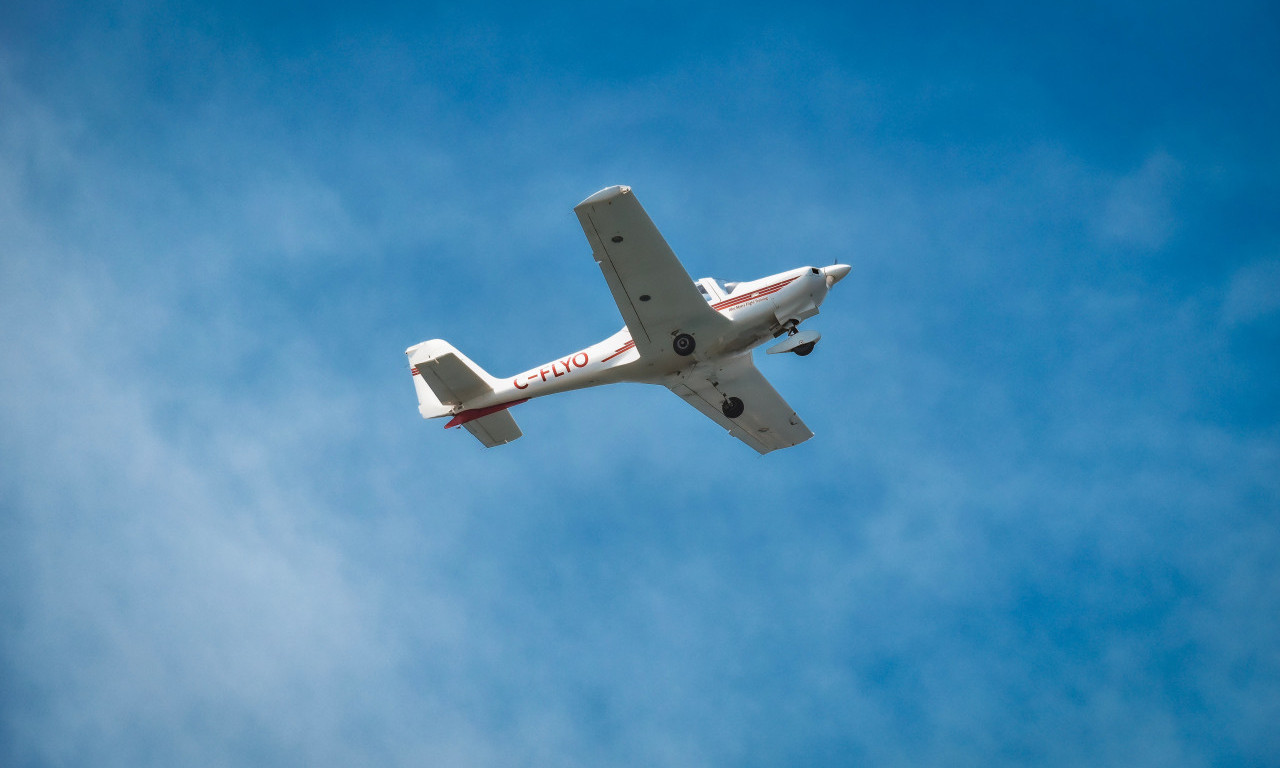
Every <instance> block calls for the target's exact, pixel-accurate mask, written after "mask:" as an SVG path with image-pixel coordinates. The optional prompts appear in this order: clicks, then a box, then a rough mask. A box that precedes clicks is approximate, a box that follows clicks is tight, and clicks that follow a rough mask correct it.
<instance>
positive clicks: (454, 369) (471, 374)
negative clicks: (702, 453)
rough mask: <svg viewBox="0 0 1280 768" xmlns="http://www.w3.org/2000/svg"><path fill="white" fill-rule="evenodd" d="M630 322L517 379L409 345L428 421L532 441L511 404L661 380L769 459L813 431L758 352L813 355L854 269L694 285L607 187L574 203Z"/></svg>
mask: <svg viewBox="0 0 1280 768" xmlns="http://www.w3.org/2000/svg"><path fill="white" fill-rule="evenodd" d="M573 210H574V213H576V214H577V215H578V221H579V222H581V223H582V231H583V232H585V233H586V235H587V240H588V241H589V242H590V243H591V251H592V255H593V256H594V257H595V260H596V263H598V264H599V265H600V271H601V272H603V273H604V279H605V282H607V283H608V284H609V290H610V291H612V292H613V299H614V301H616V302H617V304H618V309H619V310H620V311H621V312H622V319H623V320H624V321H625V322H626V327H625V328H623V329H622V330H620V331H618V332H617V333H615V334H614V335H612V336H610V337H609V338H607V339H605V340H604V341H601V342H599V343H597V344H593V345H592V346H590V347H587V348H586V349H583V350H579V351H577V352H574V353H573V354H570V355H566V356H564V357H563V358H559V359H556V360H552V361H551V362H549V363H545V364H543V365H540V366H538V367H536V368H531V369H529V370H527V371H525V372H523V373H518V374H516V375H515V376H511V377H509V378H506V379H497V378H494V377H493V376H490V375H489V374H487V373H485V371H484V370H483V369H481V368H480V366H478V365H476V364H475V363H474V362H472V361H471V360H470V359H469V358H468V357H467V356H466V355H464V354H462V353H461V352H459V351H458V350H457V349H455V348H454V347H453V346H452V345H451V344H449V343H448V342H447V341H444V340H443V339H432V340H431V341H424V342H422V343H421V344H415V345H414V346H412V347H409V349H407V350H405V354H406V355H408V357H409V368H410V370H411V371H412V374H413V384H414V388H415V389H416V390H417V394H418V411H419V413H421V414H422V417H423V418H424V419H434V418H443V417H445V416H448V417H450V418H449V421H448V422H447V423H446V424H445V427H446V428H448V427H456V426H459V425H461V426H463V427H466V429H467V431H469V432H470V433H471V434H472V435H475V436H476V438H478V439H479V440H480V442H481V443H483V444H484V445H486V446H488V447H493V446H496V445H502V444H503V443H509V442H511V441H512V440H515V439H516V438H518V437H520V436H521V434H522V433H521V431H520V428H519V427H518V426H516V422H515V419H513V418H512V417H511V414H510V412H509V411H508V409H509V408H511V407H512V406H514V405H519V404H520V403H524V402H526V401H528V400H530V399H531V398H534V397H541V396H543V395H551V394H555V393H557V392H567V391H570V390H574V389H582V388H584V387H594V386H598V385H601V384H614V383H618V382H624V381H631V382H642V383H647V384H662V385H665V386H666V387H668V388H669V389H670V390H671V391H672V392H675V393H676V394H677V395H679V396H680V397H682V398H684V399H685V400H687V401H688V402H689V403H690V404H691V405H692V406H693V407H695V408H697V409H698V410H699V411H702V412H703V413H704V414H706V415H707V416H708V417H710V418H711V420H712V421H714V422H716V423H717V424H719V425H720V426H722V427H724V428H725V429H727V430H728V431H729V434H731V435H733V436H734V437H736V438H738V439H739V440H741V441H742V442H744V443H746V444H747V445H749V446H751V447H752V448H754V449H755V450H756V451H758V452H760V453H762V454H764V453H768V452H770V451H774V450H777V449H779V448H787V447H790V446H793V445H796V444H798V443H802V442H804V441H805V440H808V439H809V438H810V437H813V433H812V432H810V431H809V428H808V427H807V426H805V423H804V422H803V421H801V420H800V417H799V416H797V415H796V413H795V411H794V410H792V409H791V406H789V405H787V401H785V400H783V399H782V397H781V396H780V395H779V394H778V393H777V392H776V391H775V390H774V388H773V387H772V386H770V385H769V382H768V381H766V380H765V378H764V376H762V375H761V374H760V371H758V370H757V369H756V367H755V365H754V363H753V362H752V359H751V351H752V350H753V349H754V348H755V347H757V346H759V345H761V344H763V343H765V342H766V341H768V340H769V339H772V338H778V337H781V336H786V338H785V339H783V340H782V341H780V342H779V343H777V344H775V345H773V346H772V347H771V348H770V349H769V350H768V351H769V353H770V354H775V353H781V352H793V353H795V354H797V355H802V356H803V355H807V354H809V353H810V352H812V351H813V346H814V345H815V344H817V343H818V339H819V338H820V334H819V333H818V332H817V331H800V330H799V329H798V326H799V325H800V323H801V322H803V321H804V320H806V319H808V318H810V317H813V316H814V315H816V314H818V306H819V305H820V304H822V301H823V299H825V298H826V297H827V291H828V290H830V288H831V286H833V285H835V284H836V283H837V282H839V281H840V280H841V279H842V278H843V277H844V276H845V275H847V274H849V266H848V265H847V264H835V265H832V266H829V267H822V268H819V267H799V268H797V269H792V270H789V271H787V272H781V273H779V274H776V275H771V276H769V277H766V278H763V279H760V280H753V281H749V282H739V283H725V282H721V281H719V280H716V279H713V278H702V279H701V280H697V281H694V280H692V279H691V278H690V277H689V273H688V272H686V271H685V269H684V267H683V266H682V265H681V264H680V260H679V259H677V258H676V255H675V254H674V253H672V251H671V248H670V246H668V245H667V242H666V240H664V239H663V237H662V234H661V233H660V232H658V228H657V227H655V226H654V224H653V221H652V220H650V218H649V215H648V214H647V213H645V210H644V208H643V207H641V205H640V202H639V201H638V200H636V197H635V195H634V194H632V192H631V188H630V187H624V186H617V187H609V188H607V189H602V190H600V191H599V192H597V193H595V194H594V195H592V196H591V197H588V198H587V199H586V200H583V201H582V202H581V203H578V205H577V206H576V207H575V208H574V209H573Z"/></svg>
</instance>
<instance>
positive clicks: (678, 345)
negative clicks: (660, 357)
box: [671, 333, 697, 357]
mask: <svg viewBox="0 0 1280 768" xmlns="http://www.w3.org/2000/svg"><path fill="white" fill-rule="evenodd" d="M696 346H697V344H696V343H695V342H694V340H693V337H692V336H690V335H689V334H687V333H682V334H680V335H679V336H677V337H676V338H675V341H673V342H671V348H672V349H674V350H675V351H676V354H677V355H679V356H681V357H688V356H689V355H692V354H693V348H694V347H696Z"/></svg>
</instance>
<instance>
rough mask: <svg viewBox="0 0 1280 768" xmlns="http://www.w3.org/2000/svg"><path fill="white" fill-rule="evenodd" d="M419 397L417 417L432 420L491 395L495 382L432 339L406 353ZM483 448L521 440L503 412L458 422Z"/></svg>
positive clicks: (507, 414) (517, 431)
mask: <svg viewBox="0 0 1280 768" xmlns="http://www.w3.org/2000/svg"><path fill="white" fill-rule="evenodd" d="M405 354H406V355H408V357H409V368H410V370H411V371H412V372H413V387H414V389H415V390H416V391H417V393H418V413H421V414H422V418H424V419H434V418H438V417H440V416H449V415H450V414H453V413H455V408H456V407H457V406H459V405H462V404H463V403H466V402H468V401H470V400H474V399H475V398H477V397H479V396H481V395H484V394H486V393H489V392H492V391H493V390H494V388H495V386H496V385H497V384H498V381H497V380H496V379H494V378H493V377H492V376H490V375H489V374H487V373H485V371H484V369H483V368H481V367H480V366H478V365H476V364H475V363H473V362H472V361H471V359H470V358H468V357H467V356H466V355H464V354H462V353H461V352H459V351H458V350H457V349H455V348H454V346H453V345H452V344H450V343H449V342H447V341H445V340H444V339H432V340H430V341H424V342H422V343H421V344H415V345H414V346H412V347H409V348H408V349H406V350H405ZM458 423H461V424H462V426H464V427H466V428H467V431H468V432H470V433H471V434H473V435H475V436H476V438H477V439H479V440H480V442H482V443H484V444H485V445H486V446H489V447H491V448H492V447H493V446H495V445H502V444H503V443H509V442H511V441H512V440H515V439H516V438H517V437H520V435H521V434H522V433H521V432H520V428H519V427H517V426H516V422H515V419H512V418H511V414H509V413H507V412H506V411H505V410H502V411H499V412H495V413H491V414H486V415H484V416H482V417H479V416H477V417H473V418H470V419H466V420H463V421H460V422H458Z"/></svg>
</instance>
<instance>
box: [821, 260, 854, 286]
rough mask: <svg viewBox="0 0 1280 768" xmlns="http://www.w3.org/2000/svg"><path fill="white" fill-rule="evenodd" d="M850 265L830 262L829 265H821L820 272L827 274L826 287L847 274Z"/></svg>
mask: <svg viewBox="0 0 1280 768" xmlns="http://www.w3.org/2000/svg"><path fill="white" fill-rule="evenodd" d="M850 269H851V267H850V266H849V265H848V264H832V265H831V266H829V267H823V268H822V273H823V274H825V275H826V276H827V287H828V288H830V287H831V286H833V285H835V284H836V283H838V282H840V281H841V280H842V279H844V276H845V275H847V274H849V270H850Z"/></svg>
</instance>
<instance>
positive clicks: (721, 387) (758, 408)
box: [667, 353, 813, 454]
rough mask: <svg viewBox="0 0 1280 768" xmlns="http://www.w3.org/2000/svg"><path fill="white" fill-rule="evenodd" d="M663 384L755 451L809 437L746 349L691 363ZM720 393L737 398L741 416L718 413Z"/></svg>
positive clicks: (801, 440) (796, 442)
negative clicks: (717, 360)
mask: <svg viewBox="0 0 1280 768" xmlns="http://www.w3.org/2000/svg"><path fill="white" fill-rule="evenodd" d="M667 387H668V388H670V389H671V391H672V392H675V393H676V394H677V395H679V396H680V397H682V398H684V399H685V400H686V401H688V402H689V404H690V405H692V406H693V407H694V408H697V409H698V410H699V411H702V412H703V413H704V414H706V415H707V416H708V417H709V418H710V419H711V420H712V421H714V422H716V423H717V424H719V425H720V426H722V427H724V428H725V429H727V430H729V434H731V435H733V436H734V437H736V438H738V439H739V440H741V441H742V442H744V443H746V444H747V445H749V446H751V447H752V448H754V449H755V450H756V451H757V452H759V453H761V454H764V453H768V452H770V451H776V450H778V449H779V448H788V447H790V446H793V445H797V444H799V443H803V442H804V441H805V440H808V439H809V438H811V437H813V432H810V431H809V427H807V426H805V423H804V422H803V421H801V420H800V417H799V416H797V415H796V412H795V411H793V410H792V409H791V406H790V405H787V401H786V400H783V399H782V396H781V395H779V394H778V392H777V390H775V389H774V388H773V387H772V386H771V385H770V384H769V382H768V380H767V379H765V377H764V375H763V374H761V373H760V371H759V370H758V369H757V368H756V367H755V365H754V364H753V363H752V362H751V355H750V353H748V354H745V355H742V356H739V357H735V358H732V359H731V360H728V361H726V362H725V363H723V364H721V365H719V366H710V365H705V364H703V365H695V366H694V367H693V368H691V369H690V370H689V371H688V372H687V373H685V374H682V375H680V376H679V377H678V378H675V379H674V380H673V381H670V382H668V383H667ZM721 393H724V394H721ZM724 395H730V396H732V397H736V398H738V399H739V400H741V401H742V404H743V406H744V407H745V410H744V411H743V413H742V415H741V416H739V417H737V418H736V419H731V418H729V417H728V416H725V415H724V411H722V410H721V408H720V406H721V404H722V403H723V402H724Z"/></svg>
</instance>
